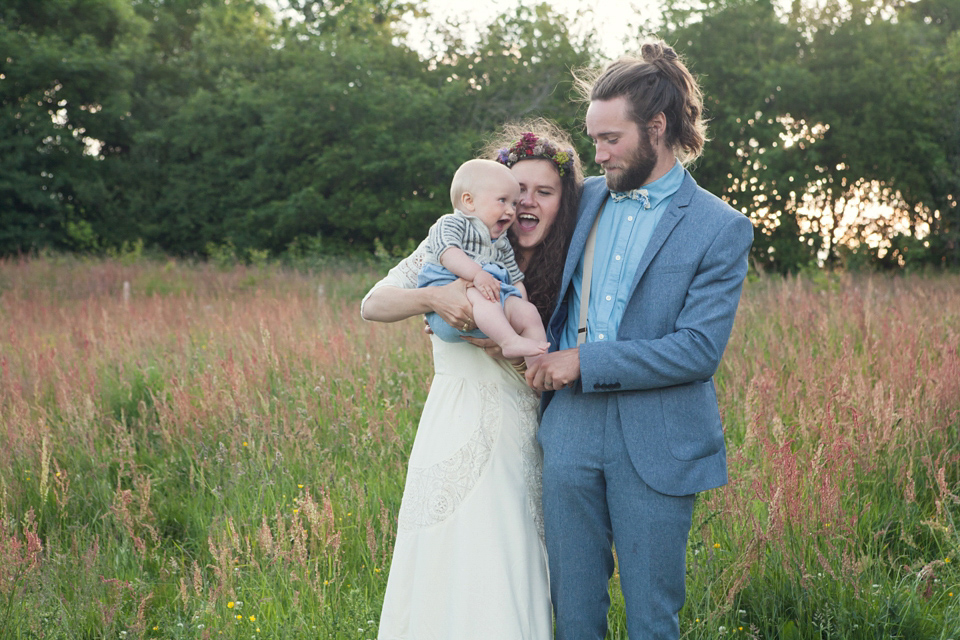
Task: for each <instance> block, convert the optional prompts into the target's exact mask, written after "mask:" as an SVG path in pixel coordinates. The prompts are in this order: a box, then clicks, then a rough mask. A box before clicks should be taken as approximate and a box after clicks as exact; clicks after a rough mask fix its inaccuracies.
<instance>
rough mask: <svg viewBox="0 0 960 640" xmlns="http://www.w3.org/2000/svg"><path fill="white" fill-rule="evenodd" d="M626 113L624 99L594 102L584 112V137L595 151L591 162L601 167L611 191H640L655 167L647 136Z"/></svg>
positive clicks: (620, 97) (655, 156)
mask: <svg viewBox="0 0 960 640" xmlns="http://www.w3.org/2000/svg"><path fill="white" fill-rule="evenodd" d="M627 109H628V105H627V99H626V98H625V97H623V96H619V97H616V98H613V99H612V100H594V101H593V102H591V103H590V107H589V108H588V109H587V119H586V120H587V135H589V136H590V137H591V138H592V139H593V142H594V145H595V146H596V149H597V151H596V154H595V155H594V160H596V162H597V164H599V165H600V166H601V167H603V171H604V173H605V174H606V178H607V187H608V188H609V189H610V190H612V191H629V190H630V189H636V188H638V187H642V186H643V185H645V184H647V183H648V182H650V174H651V173H652V172H653V169H654V167H655V166H656V165H657V152H656V150H655V149H654V148H653V145H652V144H650V136H649V135H648V134H647V132H646V130H643V129H641V128H640V126H639V125H638V124H637V123H636V122H634V121H633V120H631V119H630V118H629V117H628V116H627V112H628V111H627Z"/></svg>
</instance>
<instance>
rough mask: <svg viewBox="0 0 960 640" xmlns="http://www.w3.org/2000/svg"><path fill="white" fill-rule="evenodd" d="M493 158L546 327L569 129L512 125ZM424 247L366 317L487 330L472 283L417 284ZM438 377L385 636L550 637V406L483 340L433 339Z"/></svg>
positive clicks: (570, 216) (574, 189)
mask: <svg viewBox="0 0 960 640" xmlns="http://www.w3.org/2000/svg"><path fill="white" fill-rule="evenodd" d="M488 151H489V156H490V157H491V159H495V160H497V161H499V162H501V163H503V164H505V165H507V166H508V167H510V169H511V171H513V173H514V175H515V176H516V178H517V180H518V181H519V183H520V187H521V200H520V202H519V204H518V206H517V219H516V221H515V222H514V223H513V225H512V227H511V228H510V240H511V242H512V244H513V247H514V253H515V254H516V257H517V263H518V265H519V266H520V269H521V271H523V272H524V274H525V281H524V284H525V285H526V287H527V291H528V294H529V296H530V300H531V302H533V303H534V304H535V305H536V306H537V309H538V310H539V311H540V315H541V317H542V318H543V320H544V321H546V319H547V318H548V317H549V315H550V312H551V311H552V310H553V306H554V304H555V302H556V300H555V297H556V295H557V291H558V290H559V283H560V276H561V272H562V268H563V260H564V257H565V254H566V249H567V244H568V242H569V239H570V234H571V232H572V230H573V226H574V224H575V222H576V212H577V204H578V200H579V196H580V190H581V187H582V182H583V174H582V170H581V166H580V160H579V158H578V157H577V154H576V152H575V150H574V149H573V145H572V144H571V143H570V140H569V138H568V137H567V135H566V134H565V133H563V132H562V131H560V130H559V129H558V128H557V127H556V126H554V125H553V124H551V123H549V122H547V121H545V120H534V121H530V122H526V123H522V124H519V125H510V126H507V127H505V128H504V130H503V131H502V132H501V135H500V136H499V137H498V138H497V139H496V140H495V141H493V142H492V143H491V145H490V146H489V149H488ZM423 259H424V249H423V245H422V244H421V246H420V247H419V248H418V249H417V250H416V251H414V252H413V253H412V254H411V255H409V256H407V257H406V258H404V259H403V260H402V261H401V262H400V263H399V264H397V265H396V266H395V267H394V268H393V269H391V270H390V272H389V273H388V274H387V275H386V277H384V278H383V280H381V281H380V282H378V283H377V284H376V285H374V287H373V288H372V289H371V290H370V291H369V292H368V293H367V295H366V296H365V297H364V299H363V302H362V303H361V315H362V316H363V318H364V319H366V320H374V321H378V322H395V321H398V320H402V319H405V318H409V317H411V316H414V315H419V314H423V313H427V312H431V311H434V312H436V313H438V314H439V315H440V317H441V318H443V319H444V320H445V321H446V322H447V323H448V324H449V325H450V326H452V327H457V328H465V329H470V328H473V327H475V326H476V325H475V324H474V322H473V316H472V313H471V309H470V304H469V303H468V302H467V298H466V283H465V282H464V281H463V280H458V281H457V282H454V283H452V284H449V285H446V286H442V287H428V288H423V289H418V288H417V274H418V272H419V270H420V267H421V266H422V265H423ZM431 339H432V342H433V360H434V370H435V375H434V378H433V383H432V385H431V387H430V392H429V395H428V396H427V400H426V403H425V405H424V408H423V414H422V416H421V418H420V424H419V427H418V429H417V435H416V438H415V440H414V443H413V449H412V451H411V453H410V461H409V466H408V469H407V478H406V485H405V487H404V492H403V500H402V502H401V505H400V513H399V518H398V524H397V540H396V545H395V547H394V553H393V560H392V563H391V566H390V574H389V577H388V580H387V589H386V594H385V595H384V603H383V611H382V613H381V617H380V632H379V638H380V640H433V639H436V640H470V639H473V638H475V639H477V640H490V639H491V638H503V639H504V640H514V639H515V640H519V639H529V640H547V639H549V638H552V637H553V621H552V614H551V608H550V589H549V577H548V569H547V557H546V548H545V547H544V543H543V522H542V516H541V507H540V469H541V460H542V458H541V452H540V447H539V445H538V444H537V441H536V431H537V412H538V407H539V399H538V397H537V395H536V394H534V392H532V391H531V390H530V389H529V388H528V387H527V385H526V383H525V382H524V379H523V376H522V370H523V365H522V362H521V363H520V364H512V363H510V362H507V361H505V360H503V359H502V358H501V357H499V355H500V354H499V349H498V348H497V347H496V345H495V344H494V343H493V342H492V341H490V340H485V339H481V338H471V337H464V338H463V339H456V338H454V340H455V341H454V342H445V341H444V340H441V339H440V338H439V337H437V336H431Z"/></svg>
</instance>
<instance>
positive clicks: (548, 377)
mask: <svg viewBox="0 0 960 640" xmlns="http://www.w3.org/2000/svg"><path fill="white" fill-rule="evenodd" d="M526 378H527V384H528V385H530V388H531V389H533V390H534V391H557V390H558V389H563V388H564V387H571V386H573V383H574V382H576V381H577V380H579V379H580V350H579V349H576V348H574V349H564V350H563V351H554V352H553V353H545V354H543V355H542V356H537V357H536V358H530V359H528V360H527V375H526Z"/></svg>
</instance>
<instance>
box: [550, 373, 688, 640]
mask: <svg viewBox="0 0 960 640" xmlns="http://www.w3.org/2000/svg"><path fill="white" fill-rule="evenodd" d="M538 439H539V441H540V444H541V446H542V447H543V457H544V463H543V514H544V525H545V529H546V541H547V551H548V554H549V561H550V591H551V597H552V599H553V606H554V612H555V615H556V626H557V640H591V639H596V640H603V638H604V637H605V635H606V632H607V612H608V609H609V607H610V599H609V594H608V584H609V580H610V577H611V576H612V574H613V571H614V556H613V552H612V550H611V546H615V548H616V559H617V563H618V564H619V573H620V584H621V587H622V589H623V595H624V600H625V602H626V611H627V629H628V633H629V635H630V638H631V639H633V640H647V639H651V640H652V639H656V640H661V639H668V638H669V639H671V640H673V639H676V638H678V637H679V634H680V629H679V620H678V612H679V611H680V608H681V607H682V606H683V602H684V598H685V586H684V581H685V560H686V546H687V538H688V536H689V533H690V526H691V522H692V518H693V506H694V501H695V495H687V496H668V495H665V494H662V493H658V492H656V491H654V490H653V489H651V488H650V487H649V486H648V485H647V484H646V483H645V482H644V481H643V480H642V479H641V478H640V475H639V474H638V473H637V470H636V469H635V468H634V465H633V462H631V460H630V456H629V454H628V452H627V447H626V443H625V441H624V437H623V430H622V423H621V420H620V413H619V409H618V403H617V394H616V393H589V394H585V393H582V391H581V389H580V387H579V385H577V386H576V387H575V388H573V389H565V390H562V391H558V392H557V393H556V394H555V395H554V397H553V399H552V401H551V402H550V404H549V405H548V406H547V408H546V412H545V413H544V415H543V420H542V422H541V427H540V431H539V434H538Z"/></svg>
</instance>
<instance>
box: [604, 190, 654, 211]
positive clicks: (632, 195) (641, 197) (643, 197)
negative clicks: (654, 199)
mask: <svg viewBox="0 0 960 640" xmlns="http://www.w3.org/2000/svg"><path fill="white" fill-rule="evenodd" d="M610 195H611V196H612V197H613V201H614V202H623V201H624V200H636V201H637V202H639V203H640V204H642V205H643V208H644V209H649V208H650V194H649V193H647V190H646V189H631V190H630V191H611V192H610Z"/></svg>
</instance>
